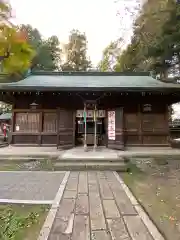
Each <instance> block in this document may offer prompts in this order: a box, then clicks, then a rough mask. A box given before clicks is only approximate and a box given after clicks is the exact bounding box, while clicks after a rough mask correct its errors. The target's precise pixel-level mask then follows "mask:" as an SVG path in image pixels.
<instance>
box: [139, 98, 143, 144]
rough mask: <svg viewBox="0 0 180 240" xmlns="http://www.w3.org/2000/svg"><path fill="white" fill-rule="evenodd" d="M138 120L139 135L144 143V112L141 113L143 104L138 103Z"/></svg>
mask: <svg viewBox="0 0 180 240" xmlns="http://www.w3.org/2000/svg"><path fill="white" fill-rule="evenodd" d="M138 121H139V129H138V135H139V136H138V137H139V139H140V143H141V144H143V135H142V113H141V104H140V103H139V104H138Z"/></svg>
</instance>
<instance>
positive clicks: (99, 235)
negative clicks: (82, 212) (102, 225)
mask: <svg viewBox="0 0 180 240" xmlns="http://www.w3.org/2000/svg"><path fill="white" fill-rule="evenodd" d="M91 240H111V238H110V235H109V234H108V233H107V231H92V233H91Z"/></svg>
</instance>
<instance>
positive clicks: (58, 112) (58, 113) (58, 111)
mask: <svg viewBox="0 0 180 240" xmlns="http://www.w3.org/2000/svg"><path fill="white" fill-rule="evenodd" d="M59 115H60V108H57V148H59V117H60V116H59Z"/></svg>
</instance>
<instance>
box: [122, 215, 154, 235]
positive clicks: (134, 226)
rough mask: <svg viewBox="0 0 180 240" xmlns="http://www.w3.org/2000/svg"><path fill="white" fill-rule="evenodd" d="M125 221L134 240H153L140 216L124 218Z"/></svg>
mask: <svg viewBox="0 0 180 240" xmlns="http://www.w3.org/2000/svg"><path fill="white" fill-rule="evenodd" d="M124 221H125V224H126V226H127V228H128V231H129V234H130V236H131V238H132V240H139V239H141V240H153V237H152V236H151V234H150V233H149V231H148V229H147V228H146V227H145V225H144V224H143V222H142V220H141V218H140V217H139V216H124Z"/></svg>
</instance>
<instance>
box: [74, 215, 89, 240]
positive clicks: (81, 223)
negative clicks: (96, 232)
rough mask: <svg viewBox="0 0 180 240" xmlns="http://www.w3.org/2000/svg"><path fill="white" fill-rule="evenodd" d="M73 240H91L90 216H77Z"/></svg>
mask: <svg viewBox="0 0 180 240" xmlns="http://www.w3.org/2000/svg"><path fill="white" fill-rule="evenodd" d="M72 240H90V228H89V217H88V216H83V215H76V216H75V219H74V228H73V234H72Z"/></svg>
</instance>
